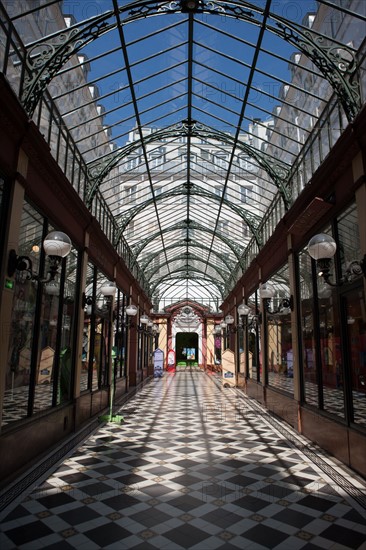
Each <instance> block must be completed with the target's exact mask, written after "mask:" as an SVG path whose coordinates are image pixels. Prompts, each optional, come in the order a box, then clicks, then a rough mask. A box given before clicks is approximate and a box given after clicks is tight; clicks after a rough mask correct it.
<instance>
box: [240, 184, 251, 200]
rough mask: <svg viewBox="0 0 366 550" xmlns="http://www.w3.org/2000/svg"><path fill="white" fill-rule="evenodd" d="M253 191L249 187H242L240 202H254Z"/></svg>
mask: <svg viewBox="0 0 366 550" xmlns="http://www.w3.org/2000/svg"><path fill="white" fill-rule="evenodd" d="M252 195H253V189H252V187H249V186H247V185H241V186H240V201H241V202H244V203H249V202H251V200H252Z"/></svg>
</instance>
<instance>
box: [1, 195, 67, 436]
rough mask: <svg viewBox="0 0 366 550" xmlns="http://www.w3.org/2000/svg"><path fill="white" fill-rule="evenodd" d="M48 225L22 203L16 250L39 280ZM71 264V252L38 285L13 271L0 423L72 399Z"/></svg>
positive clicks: (43, 261)
mask: <svg viewBox="0 0 366 550" xmlns="http://www.w3.org/2000/svg"><path fill="white" fill-rule="evenodd" d="M52 229H53V228H52V227H51V226H50V225H49V224H48V222H47V220H46V219H45V218H43V217H42V216H41V215H40V214H39V212H37V210H36V209H35V208H34V207H33V206H32V205H31V204H29V203H27V202H26V201H25V202H24V206H23V212H22V216H21V224H20V232H19V243H18V253H19V255H26V256H28V257H29V258H30V260H31V262H32V273H33V274H34V275H35V276H40V277H41V278H42V277H43V276H44V273H46V272H47V271H48V270H47V267H48V261H49V260H48V258H45V257H44V252H43V248H42V246H41V245H42V242H43V239H44V236H45V235H46V234H47V233H48V232H49V231H51V230H52ZM73 263H74V264H75V266H76V265H77V255H76V252H75V250H73V251H72V253H71V254H70V255H69V256H68V257H67V258H64V259H63V261H62V264H61V267H60V268H59V271H58V273H57V275H56V277H55V279H54V280H52V281H50V282H43V283H40V282H38V281H37V280H36V279H30V278H27V276H26V274H25V272H22V271H16V272H15V275H14V297H13V309H12V317H11V323H10V334H9V351H8V362H7V366H6V371H7V372H6V383H5V394H4V410H3V423H4V424H5V425H7V424H10V423H12V422H15V421H20V420H22V419H23V418H25V417H27V416H32V415H33V414H35V413H37V412H39V411H42V410H46V409H49V408H50V407H54V406H56V405H58V404H59V403H61V402H63V401H67V400H69V399H71V397H72V385H71V384H72V379H73V373H72V370H73V357H74V353H73V352H74V350H73V342H74V339H73V334H74V323H75V315H74V303H75V292H76V277H77V269H76V267H75V268H74V269H73V268H72V267H71V266H72V264H73ZM43 266H44V268H43ZM66 278H67V280H66Z"/></svg>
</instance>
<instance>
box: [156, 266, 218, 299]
mask: <svg viewBox="0 0 366 550" xmlns="http://www.w3.org/2000/svg"><path fill="white" fill-rule="evenodd" d="M182 271H184V270H183V269H176V270H173V271H171V272H170V274H169V276H166V275H163V276H162V277H159V278H158V279H155V281H154V283H153V284H152V285H151V290H152V292H153V294H155V292H156V290H157V289H158V287H159V285H160V284H161V283H162V282H163V281H164V282H167V281H169V280H174V279H176V280H182V281H183V280H186V279H187V273H181V272H182ZM177 273H181V275H177ZM195 273H201V274H202V277H200V276H197V275H195ZM188 277H189V279H192V281H204V282H205V281H206V282H207V281H209V282H210V283H212V284H213V285H214V286H215V287H216V288H217V289H218V291H219V293H220V296H221V298H224V296H225V288H224V285H221V284H220V283H219V282H218V281H217V279H215V278H214V277H211V276H210V275H207V274H206V273H204V272H203V271H200V270H199V269H196V268H191V269H190V270H189V274H188Z"/></svg>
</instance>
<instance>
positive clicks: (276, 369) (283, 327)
mask: <svg viewBox="0 0 366 550" xmlns="http://www.w3.org/2000/svg"><path fill="white" fill-rule="evenodd" d="M270 283H271V285H272V286H273V287H274V290H275V296H274V298H272V299H271V300H270V301H269V302H268V310H267V311H266V313H265V318H266V328H267V362H268V385H269V386H273V387H275V388H278V389H281V390H282V391H286V392H288V393H291V394H292V395H293V392H294V382H293V377H294V354H293V346H292V332H291V310H290V308H285V307H284V306H283V304H284V302H283V301H284V300H288V299H289V298H290V289H289V274H288V267H287V266H285V267H284V268H283V269H281V270H280V271H278V272H277V273H276V274H275V275H274V276H273V277H271V280H270ZM264 303H265V302H264ZM271 312H275V313H274V314H272V313H271Z"/></svg>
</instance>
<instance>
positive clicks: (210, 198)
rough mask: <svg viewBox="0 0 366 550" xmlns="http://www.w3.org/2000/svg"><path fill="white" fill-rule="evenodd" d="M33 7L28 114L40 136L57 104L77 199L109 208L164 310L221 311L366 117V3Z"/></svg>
mask: <svg viewBox="0 0 366 550" xmlns="http://www.w3.org/2000/svg"><path fill="white" fill-rule="evenodd" d="M36 4H37V6H35V3H34V2H31V1H14V2H12V3H10V7H8V16H9V17H10V19H11V22H12V24H13V25H14V26H15V28H16V29H17V31H18V34H19V40H20V41H22V42H23V43H24V45H25V48H26V49H25V57H24V58H23V59H22V63H26V71H25V78H24V81H23V82H22V83H21V85H20V86H19V96H20V100H21V101H22V103H23V105H24V107H25V109H26V110H27V112H28V114H29V115H30V116H33V118H34V120H37V123H38V124H39V126H40V127H41V129H42V125H47V124H48V122H47V120H45V118H46V117H45V115H44V110H43V111H42V112H41V109H40V102H41V100H42V98H45V97H49V98H50V101H51V100H52V101H53V102H54V104H55V106H56V108H57V110H58V111H59V113H60V117H61V118H62V124H63V126H64V127H65V128H66V129H67V131H68V132H69V134H70V135H71V137H72V139H73V142H74V145H75V151H78V152H80V153H81V158H82V159H83V162H85V163H86V166H87V174H88V177H87V182H86V184H85V185H84V186H83V187H82V189H81V190H80V193H81V194H82V197H83V199H84V200H85V202H86V204H87V205H88V206H89V207H90V209H91V210H92V211H93V213H96V212H98V208H97V206H96V203H97V202H98V201H99V202H100V201H102V202H103V203H104V205H106V207H107V210H108V211H109V213H110V214H111V215H112V217H113V223H114V227H115V229H116V231H115V237H114V238H115V243H114V244H115V245H116V247H118V246H119V245H120V244H121V243H124V246H127V248H128V249H129V250H130V253H131V255H130V257H132V258H133V262H134V263H137V265H139V267H140V269H141V271H142V273H143V276H144V281H145V282H146V285H147V287H148V291H149V293H150V295H151V297H152V298H153V299H154V303H156V304H159V307H161V306H164V305H168V304H170V303H175V302H177V301H179V300H182V299H189V300H195V301H197V302H203V303H207V304H210V305H211V306H213V307H217V305H218V304H219V303H220V302H221V301H222V299H223V298H224V297H225V295H226V294H227V293H228V292H229V291H230V290H231V288H232V287H233V286H234V285H235V283H236V281H237V280H238V278H239V277H240V276H241V275H242V273H243V271H244V270H245V269H246V268H247V267H248V265H249V264H250V261H251V260H252V259H253V258H254V256H255V254H256V253H257V252H258V250H259V249H260V248H261V247H262V246H263V244H264V243H265V242H266V240H267V239H268V238H269V236H270V235H271V232H272V231H273V230H274V228H275V226H276V224H277V223H278V221H279V220H280V218H281V216H283V214H284V213H285V212H286V210H288V208H289V207H290V206H291V204H292V202H293V201H294V199H296V198H297V196H298V195H299V193H300V192H301V190H302V189H303V187H304V186H305V185H306V184H307V182H308V181H309V179H310V178H311V175H312V171H314V170H315V169H316V168H317V166H318V165H319V163H320V162H321V161H322V159H323V158H324V157H325V156H326V154H327V153H328V152H329V149H330V148H331V147H332V145H333V143H334V142H335V140H336V139H337V137H338V136H339V134H340V132H341V131H342V128H344V127H346V125H347V124H348V123H349V122H351V121H352V120H353V118H354V117H355V116H356V114H357V113H358V112H359V110H360V108H361V106H362V100H361V97H362V94H361V89H362V85H364V84H363V83H362V82H360V79H359V70H358V67H359V65H360V64H361V63H362V62H363V56H364V50H362V47H363V46H362V42H363V41H364V38H365V30H366V2H364V1H363V0H360V1H358V0H348V1H343V0H342V1H341V0H337V1H336V0H319V1H313V0H298V1H294V2H285V1H281V0H273V1H272V0H256V1H254V2H245V1H242V0H236V1H218V2H215V1H209V0H175V1H170V2H169V1H168V2H157V1H156V0H155V1H147V0H144V1H142V0H140V1H138V0H136V1H132V2H128V1H117V0H99V1H98V2H92V3H89V2H85V3H84V2H77V3H75V2H73V1H72V0H70V1H68V0H66V1H64V2H55V1H44V2H42V1H41V2H37V3H36ZM360 50H361V51H360ZM11 63H12V61H11V60H10V61H9V62H8V65H7V72H8V75H12V74H13V73H12V70H11V69H12V67H11ZM18 64H19V62H18ZM15 66H16V63H15V62H14V67H15ZM14 67H13V70H14V72H15V69H14ZM363 74H365V73H363ZM10 80H11V79H10ZM326 117H328V119H327V121H328V123H329V124H328V128H330V130H329V132H328V133H327V136H326V137H325V136H324V139H323V134H322V137H321V139H322V140H323V141H324V143H322V147H321V148H320V149H321V150H319V145H317V147H318V150H317V151H314V147H312V149H311V156H312V163H311V167H310V168H309V167H308V164H309V163H307V160H306V154H308V153H307V152H309V150H310V149H309V143H313V141H314V140H313V139H312V138H313V135H314V132H316V131H319V128H320V127H323V126H322V125H324V124H325V122H324V121H325V118H326ZM332 117H333V119H332ZM334 120H336V121H337V124H336V125H335V124H333V122H334ZM50 140H51V141H52V138H50ZM318 142H319V140H318ZM318 142H317V143H318ZM51 149H52V144H51ZM309 154H310V153H309ZM72 177H74V176H72ZM124 250H125V248H124Z"/></svg>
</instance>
